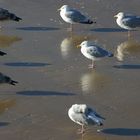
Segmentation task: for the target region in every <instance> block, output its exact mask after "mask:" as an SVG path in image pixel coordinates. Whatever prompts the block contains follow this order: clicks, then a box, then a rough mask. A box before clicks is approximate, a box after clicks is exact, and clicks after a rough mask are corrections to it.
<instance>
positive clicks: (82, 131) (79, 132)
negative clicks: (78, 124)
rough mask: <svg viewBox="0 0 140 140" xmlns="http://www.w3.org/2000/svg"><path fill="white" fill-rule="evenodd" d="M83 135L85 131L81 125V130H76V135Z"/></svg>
mask: <svg viewBox="0 0 140 140" xmlns="http://www.w3.org/2000/svg"><path fill="white" fill-rule="evenodd" d="M84 133H85V129H84V125H82V128H81V129H79V130H78V134H84Z"/></svg>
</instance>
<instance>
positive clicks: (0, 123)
mask: <svg viewBox="0 0 140 140" xmlns="http://www.w3.org/2000/svg"><path fill="white" fill-rule="evenodd" d="M9 124H10V123H9V122H0V127H4V126H7V125H9Z"/></svg>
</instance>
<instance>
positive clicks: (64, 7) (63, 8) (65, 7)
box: [58, 5, 69, 11]
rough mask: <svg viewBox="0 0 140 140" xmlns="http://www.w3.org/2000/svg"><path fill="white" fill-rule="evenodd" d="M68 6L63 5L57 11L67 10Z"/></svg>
mask: <svg viewBox="0 0 140 140" xmlns="http://www.w3.org/2000/svg"><path fill="white" fill-rule="evenodd" d="M68 8H69V6H68V5H63V6H61V8H59V9H58V11H61V10H67V9H68Z"/></svg>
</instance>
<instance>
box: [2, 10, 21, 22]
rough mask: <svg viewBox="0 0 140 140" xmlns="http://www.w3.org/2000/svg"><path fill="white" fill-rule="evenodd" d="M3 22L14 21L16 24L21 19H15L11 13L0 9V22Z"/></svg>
mask: <svg viewBox="0 0 140 140" xmlns="http://www.w3.org/2000/svg"><path fill="white" fill-rule="evenodd" d="M5 20H14V21H17V22H18V21H20V20H22V19H21V18H20V17H17V16H16V15H15V14H13V13H10V12H9V11H8V10H6V9H3V8H0V21H5Z"/></svg>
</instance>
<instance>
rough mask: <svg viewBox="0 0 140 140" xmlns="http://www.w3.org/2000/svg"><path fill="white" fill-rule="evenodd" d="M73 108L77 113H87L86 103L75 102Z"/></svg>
mask: <svg viewBox="0 0 140 140" xmlns="http://www.w3.org/2000/svg"><path fill="white" fill-rule="evenodd" d="M72 109H73V111H74V112H75V113H85V111H86V109H87V105H86V104H74V105H72Z"/></svg>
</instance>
